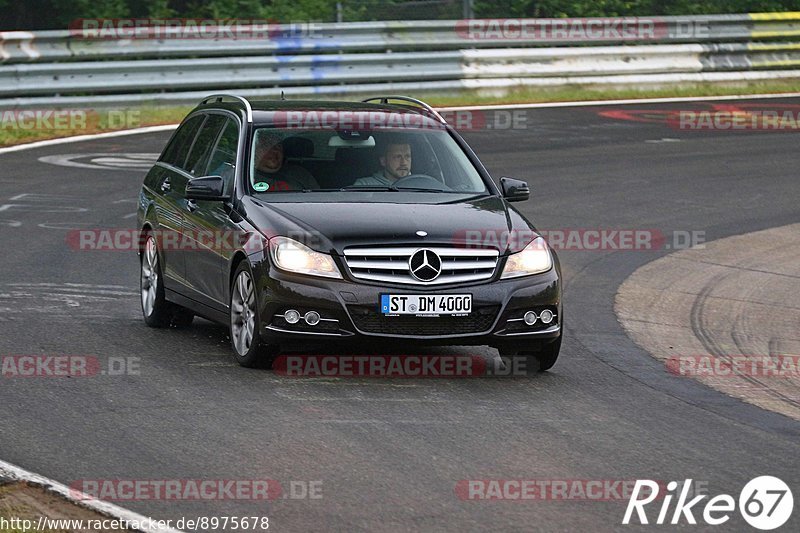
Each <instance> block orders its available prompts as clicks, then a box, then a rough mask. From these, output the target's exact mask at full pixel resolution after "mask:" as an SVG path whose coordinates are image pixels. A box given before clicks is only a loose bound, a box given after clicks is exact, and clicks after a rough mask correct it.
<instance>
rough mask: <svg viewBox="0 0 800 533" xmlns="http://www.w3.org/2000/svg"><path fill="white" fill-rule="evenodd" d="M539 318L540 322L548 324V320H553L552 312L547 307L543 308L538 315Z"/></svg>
mask: <svg viewBox="0 0 800 533" xmlns="http://www.w3.org/2000/svg"><path fill="white" fill-rule="evenodd" d="M539 318H540V319H541V321H542V324H549V323H550V322H552V321H553V312H552V311H551V310H549V309H545V310H544V311H542V313H541V314H540V315H539Z"/></svg>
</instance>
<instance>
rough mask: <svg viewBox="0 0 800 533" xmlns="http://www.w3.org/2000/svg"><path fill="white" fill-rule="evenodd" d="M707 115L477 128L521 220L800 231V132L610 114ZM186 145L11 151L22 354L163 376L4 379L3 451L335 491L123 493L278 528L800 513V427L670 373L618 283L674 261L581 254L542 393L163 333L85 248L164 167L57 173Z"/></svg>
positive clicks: (112, 258)
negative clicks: (632, 317) (773, 503)
mask: <svg viewBox="0 0 800 533" xmlns="http://www.w3.org/2000/svg"><path fill="white" fill-rule="evenodd" d="M793 103H794V104H797V103H798V102H793ZM769 104H770V105H775V102H774V101H770V102H769ZM687 108H694V109H701V108H702V109H706V108H708V104H699V103H698V104H669V105H654V104H640V105H633V106H624V107H619V108H608V107H598V108H565V109H535V110H528V111H526V112H525V115H526V117H527V128H526V129H515V130H504V131H499V130H497V131H474V132H468V133H466V137H467V139H468V141H469V142H470V143H471V144H472V145H473V147H474V148H475V149H476V151H477V152H478V154H479V156H480V157H481V158H482V159H483V161H484V162H485V164H486V165H487V167H488V168H489V170H490V172H492V174H493V175H494V176H495V177H499V176H502V175H508V176H514V177H517V178H521V179H526V180H528V181H529V182H530V185H531V188H532V191H533V194H532V198H531V200H530V201H529V202H527V203H526V204H524V205H522V210H523V211H524V212H525V214H526V215H527V216H529V217H530V218H531V219H532V220H533V221H534V222H535V223H536V224H537V226H539V227H540V228H616V229H621V228H647V229H652V228H657V229H659V230H661V231H663V232H665V233H669V232H671V231H673V230H688V231H705V236H706V239H707V240H713V239H717V238H722V237H726V236H731V235H738V234H742V233H747V232H751V231H755V230H760V229H765V228H770V227H775V226H783V225H786V224H789V223H793V222H797V220H798V218H799V217H800V207H798V197H800V181H799V180H798V170H797V169H798V155H797V153H798V152H797V146H798V136H797V134H794V133H786V132H781V133H778V132H708V131H705V132H698V131H678V130H675V129H672V128H669V127H668V126H666V125H665V124H663V123H658V122H654V123H649V122H636V121H630V120H619V119H617V118H608V117H604V116H600V115H598V112H600V111H608V110H613V109H617V110H631V109H633V110H637V109H646V110H665V109H687ZM168 135H169V134H168V133H158V134H145V135H134V136H129V137H119V138H112V139H105V140H95V141H86V142H80V143H76V144H65V145H60V146H52V147H47V148H40V149H35V150H29V151H20V152H16V153H9V154H4V155H0V163H1V164H2V168H3V172H2V173H1V174H0V184H1V185H0V204H4V205H5V204H13V207H9V208H5V209H4V210H3V211H2V212H0V249H2V250H3V252H2V259H1V260H0V261H1V264H2V280H0V283H1V284H2V287H0V308H2V312H1V313H0V354H4V355H11V354H76V355H94V356H97V357H98V358H100V359H104V358H108V357H138V358H140V359H141V360H140V367H141V372H140V375H125V376H97V377H94V378H73V379H59V378H41V379H40V378H29V379H21V378H19V379H8V378H7V379H3V378H0V406H2V408H0V427H2V431H0V458H2V459H3V460H5V461H9V462H11V463H14V464H17V465H19V466H21V467H23V468H26V469H28V470H32V471H34V472H37V473H40V474H42V475H46V476H48V477H51V478H53V479H56V480H58V481H60V482H62V483H64V484H67V485H69V484H71V483H73V482H75V481H76V480H85V479H133V480H136V479H139V480H163V479H264V478H266V479H274V480H278V481H280V482H281V483H282V484H283V485H284V486H288V483H289V481H291V480H295V481H300V480H321V481H322V487H323V489H322V494H323V497H322V498H321V499H314V500H310V499H305V500H294V499H289V498H287V499H279V500H277V501H274V502H268V503H264V502H252V501H230V500H225V501H219V500H218V501H177V502H175V501H169V502H166V501H123V502H116V503H118V504H120V505H122V506H124V507H127V508H129V509H131V510H134V511H136V512H139V513H142V514H145V515H150V516H153V517H156V518H165V519H166V518H172V519H177V518H180V517H184V516H185V517H195V516H222V515H227V516H237V515H238V516H245V515H248V516H253V515H261V516H269V517H270V521H271V524H272V528H271V530H275V531H308V530H341V531H344V530H346V531H405V530H407V531H434V530H436V531H441V530H465V531H480V530H486V531H532V530H543V531H557V530H560V531H581V530H587V529H590V528H591V529H592V530H595V531H611V530H618V529H622V526H621V525H620V523H621V520H622V515H623V512H624V509H625V502H624V501H528V502H508V501H489V502H487V501H462V500H461V499H459V497H458V496H457V495H456V492H455V487H456V485H457V483H458V482H459V480H466V479H537V480H574V479H582V480H631V479H636V478H651V479H657V480H662V481H665V482H666V481H669V480H679V481H681V480H684V479H686V478H692V479H694V480H699V481H700V482H701V483H703V484H704V485H705V486H706V487H707V488H708V491H709V492H710V493H711V494H712V495H714V494H720V493H728V494H732V495H734V497H735V498H736V497H738V494H739V491H740V490H741V488H742V487H743V486H744V484H745V483H746V482H747V481H749V480H750V479H752V478H754V477H756V476H760V475H776V476H778V477H781V478H782V479H783V480H784V481H785V482H787V483H788V484H789V485H790V487H792V489H793V490H794V494H795V500H796V501H797V500H798V499H800V424H799V423H798V422H796V421H793V420H791V419H789V418H786V417H783V416H781V415H778V414H775V413H770V412H767V411H764V410H761V409H759V408H757V407H754V406H752V405H748V404H745V403H743V402H741V401H738V400H735V399H732V398H729V397H726V396H724V395H723V394H721V393H718V392H716V391H713V390H711V389H709V388H706V387H704V386H702V385H700V384H698V383H695V382H694V381H692V380H690V379H687V378H684V377H677V376H673V375H670V374H669V373H668V372H666V371H665V370H664V367H663V365H662V364H661V363H659V362H658V361H656V360H655V359H653V358H651V357H650V356H649V355H648V354H647V353H646V352H644V351H643V350H642V349H641V348H639V347H638V346H637V345H635V344H634V343H633V342H632V341H631V340H630V339H629V338H628V337H627V336H626V335H625V333H624V332H623V330H622V329H621V327H620V325H619V324H618V322H617V318H616V316H615V314H614V310H613V304H614V296H615V293H616V291H617V288H618V287H619V285H620V284H621V283H622V282H623V281H624V280H625V278H626V277H627V276H629V275H630V274H631V273H632V272H634V271H635V270H636V269H637V268H638V267H639V266H641V265H644V264H646V263H648V262H649V261H652V260H654V259H656V258H658V257H662V256H664V255H665V254H667V253H669V251H668V250H658V251H652V252H642V251H619V250H617V251H614V250H605V251H563V252H561V254H560V255H561V259H562V263H563V264H564V273H565V277H566V294H565V306H566V307H565V309H566V311H565V316H566V321H567V325H566V334H565V340H564V346H563V348H562V355H561V359H560V360H559V362H558V364H557V365H556V366H555V367H554V369H553V370H552V371H551V372H549V373H547V374H543V375H539V376H536V377H532V378H513V379H500V378H475V379H451V380H445V379H429V380H423V379H420V380H381V379H343V380H330V379H326V380H323V379H296V378H294V379H293V378H285V377H281V376H277V375H275V374H273V373H272V372H270V371H266V370H247V369H243V368H239V367H238V366H236V365H235V364H234V363H233V362H232V360H231V355H230V348H229V345H228V338H227V331H226V329H225V328H223V327H220V326H216V325H213V324H211V323H208V322H205V321H202V320H196V321H195V324H194V326H193V327H192V328H190V329H187V330H167V331H164V330H152V329H148V328H147V327H145V325H144V323H143V322H142V320H141V316H140V306H139V300H138V293H137V289H138V265H137V261H136V257H135V255H134V254H133V253H129V252H82V251H75V250H73V249H71V248H70V247H69V246H68V245H67V244H66V239H65V236H66V232H67V229H66V228H81V229H83V228H121V227H130V226H131V225H132V224H133V220H135V219H132V218H125V217H126V216H127V215H129V214H130V213H133V212H134V210H135V208H134V205H135V204H134V199H135V198H136V195H137V192H138V190H139V187H140V185H141V178H142V176H143V171H141V170H138V171H135V170H109V169H106V170H102V169H87V168H76V167H64V166H56V165H52V164H49V163H43V162H39V158H41V157H44V156H50V155H59V154H96V153H120V154H122V153H154V152H159V151H160V150H161V148H162V147H163V145H164V143H165V141H166V139H167V138H168ZM19 195H28V196H19ZM32 195H51V196H32ZM11 198H15V200H11ZM517 205H520V204H517ZM76 207H77V208H82V209H85V210H84V211H75V210H74V209H73V208H76ZM363 351H364V352H365V353H369V352H370V350H369V347H363ZM433 352H434V353H461V354H474V353H478V354H481V355H483V356H485V357H488V358H491V357H494V356H495V355H496V352H494V351H493V350H490V349H478V350H476V349H472V348H446V349H439V350H434V351H433ZM320 353H324V352H320ZM401 353H402V352H401ZM655 514H656V511H655V510H654V511H652V513H651V514H650V518H651V520H652V519H654V518H655ZM798 516H800V513H798V511H797V508H795V512H794V515H793V518H792V519H791V520H790V522H789V523H788V524H787V525H786V526H784V528H785V529H786V530H795V531H797V530H798V523H800V518H798ZM652 527H653V526H650V528H652ZM682 528H683V529H688V530H704V529H717V530H725V531H731V530H748V526H747V524H746V523H745V522H744V521H743V519H742V518H741V517H740V516H739V515H738V513H733V515H732V518H731V520H730V522H728V523H727V524H725V525H724V526H718V527H717V528H710V527H706V526H687V525H686V524H685V522H683V526H682ZM627 529H632V528H627ZM643 529H648V528H643Z"/></svg>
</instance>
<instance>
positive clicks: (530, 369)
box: [501, 335, 562, 376]
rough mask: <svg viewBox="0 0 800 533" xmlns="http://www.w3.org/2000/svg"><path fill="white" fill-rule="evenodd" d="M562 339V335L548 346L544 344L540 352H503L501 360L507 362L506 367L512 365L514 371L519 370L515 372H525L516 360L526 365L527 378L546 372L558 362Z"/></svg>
mask: <svg viewBox="0 0 800 533" xmlns="http://www.w3.org/2000/svg"><path fill="white" fill-rule="evenodd" d="M561 338H562V335H559V336H558V337H557V338H556V339H555V340H553V341H551V342H548V343H547V344H542V345H541V347H540V348H539V350H538V351H535V352H532V351H527V350H521V351H508V352H505V353H503V352H501V358H502V359H503V360H505V361H506V362H505V364H506V366H507V365H508V364H511V365H512V366H511V368H512V369H518V370H514V372H520V371H522V370H523V369H522V368H519V367H518V363H514V360H516V361H518V362H520V363H521V362H524V363H525V367H524V372H525V375H527V376H533V375H536V374H538V373H540V372H546V371H547V370H550V369H551V368H552V367H553V365H555V364H556V361H557V360H558V355H559V353H560V352H561Z"/></svg>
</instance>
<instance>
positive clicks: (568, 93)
mask: <svg viewBox="0 0 800 533" xmlns="http://www.w3.org/2000/svg"><path fill="white" fill-rule="evenodd" d="M790 92H800V79H797V80H776V81H766V82H736V83H735V84H734V83H731V84H715V83H698V84H693V85H683V86H670V87H660V88H605V87H604V88H598V87H582V86H566V87H553V88H532V87H524V88H520V89H515V90H511V91H509V92H508V93H507V94H504V95H500V96H498V95H492V94H484V95H482V94H480V93H465V94H457V95H452V96H450V95H443V96H437V95H435V94H431V95H427V96H426V98H425V101H426V102H428V103H429V104H431V105H434V106H437V107H446V106H454V107H455V106H467V105H493V104H529V103H540V102H577V101H585V100H616V99H629V98H675V97H677V98H679V97H687V98H694V97H700V96H727V95H737V94H768V93H790Z"/></svg>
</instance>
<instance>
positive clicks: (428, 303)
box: [381, 294, 472, 316]
mask: <svg viewBox="0 0 800 533" xmlns="http://www.w3.org/2000/svg"><path fill="white" fill-rule="evenodd" d="M471 311H472V295H471V294H439V295H436V296H425V295H419V294H382V295H381V313H382V314H384V315H387V316H392V315H417V316H439V315H451V316H458V315H468V314H469V313H470V312H471Z"/></svg>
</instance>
